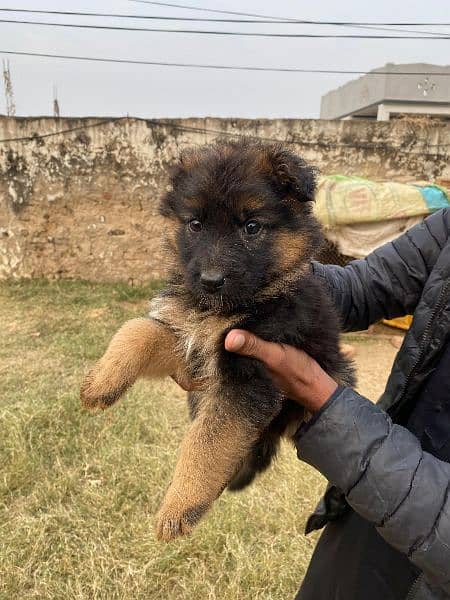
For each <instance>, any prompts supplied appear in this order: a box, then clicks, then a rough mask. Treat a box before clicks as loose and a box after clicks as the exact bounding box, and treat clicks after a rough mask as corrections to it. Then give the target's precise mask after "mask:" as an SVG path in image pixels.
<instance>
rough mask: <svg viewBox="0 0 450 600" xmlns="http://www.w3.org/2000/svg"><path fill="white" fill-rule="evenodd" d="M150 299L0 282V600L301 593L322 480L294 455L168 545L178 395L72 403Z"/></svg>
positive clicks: (181, 425) (132, 293) (163, 387)
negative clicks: (159, 516)
mask: <svg viewBox="0 0 450 600" xmlns="http://www.w3.org/2000/svg"><path fill="white" fill-rule="evenodd" d="M154 291H155V288H151V287H148V288H145V289H144V288H129V287H127V286H124V285H104V284H90V283H80V282H55V283H47V282H39V281H38V282H18V283H3V284H0V320H1V323H2V344H1V345H0V373H1V384H0V386H1V387H0V392H1V393H0V431H1V436H0V461H1V473H2V476H1V478H0V527H1V530H0V573H1V575H0V598H1V599H2V600H3V599H5V600H11V599H15V598H20V599H24V598H51V599H52V600H53V599H60V598H61V599H72V598H80V599H81V598H83V599H89V600H92V599H97V598H105V599H108V600H112V599H115V598H121V599H127V600H128V599H129V600H138V599H146V600H148V599H152V598H158V599H164V600H165V599H166V598H167V599H169V598H170V599H172V598H175V599H178V598H180V599H184V598H186V599H188V598H189V599H197V598H198V599H215V598H217V599H221V600H227V599H229V600H237V599H252V600H254V599H258V598H264V599H271V600H272V599H274V600H275V599H278V598H279V599H283V600H284V599H286V598H290V597H292V596H293V594H294V592H295V591H296V589H297V588H298V586H299V583H300V581H301V579H302V576H303V573H304V571H305V567H306V565H307V563H308V560H309V557H310V555H311V552H312V549H313V546H314V543H315V540H316V538H315V537H314V536H312V537H311V536H309V537H308V538H306V537H305V536H304V535H303V527H304V524H305V520H306V517H307V515H308V513H309V512H310V511H311V509H312V508H313V506H314V505H315V503H316V501H317V499H318V497H319V493H320V490H321V489H322V487H323V481H322V479H321V478H320V476H319V475H317V474H316V473H315V472H313V471H312V469H310V468H308V467H306V466H305V465H302V464H301V463H300V462H299V461H298V460H297V459H296V456H295V452H294V451H293V449H292V448H291V447H289V446H288V445H286V446H284V447H283V451H282V453H281V455H280V458H279V460H278V461H277V463H276V465H275V466H274V467H273V468H271V469H270V471H269V472H268V473H266V474H265V475H264V476H263V477H261V478H260V479H259V480H258V481H257V482H256V484H254V485H253V486H252V487H251V488H250V489H248V490H246V491H244V492H241V493H239V494H231V493H224V494H223V496H222V497H221V498H220V499H219V500H218V501H217V502H216V504H215V506H214V509H213V510H212V512H211V513H210V515H209V516H208V517H207V518H206V519H205V520H204V522H202V523H201V525H200V526H199V527H198V528H197V529H196V531H195V533H194V534H193V535H192V537H190V538H189V539H184V540H181V541H178V542H175V543H172V544H170V545H163V544H161V543H158V542H156V541H155V537H154V533H153V525H154V515H155V513H156V511H157V508H158V506H159V503H160V501H161V499H162V497H163V494H164V491H165V488H166V486H167V485H168V483H169V480H170V476H171V473H172V470H173V467H174V463H175V460H176V454H177V448H178V446H179V443H180V440H181V437H182V435H183V431H184V429H185V427H186V424H187V421H188V418H187V408H186V403H185V400H184V394H183V392H181V391H180V390H179V389H178V388H177V386H176V385H175V384H173V383H171V382H170V381H164V382H159V383H156V384H154V383H149V382H144V383H141V384H139V385H137V386H136V387H135V388H134V389H133V390H132V392H130V393H129V394H128V396H127V397H126V398H125V400H123V401H122V402H120V403H119V404H118V405H116V406H115V407H114V408H112V409H111V410H109V411H107V412H104V413H102V414H89V413H87V412H85V411H84V410H82V408H81V407H80V404H79V400H78V388H79V384H80V381H81V378H82V376H83V373H84V372H85V371H86V369H87V368H88V366H89V365H90V364H91V363H92V362H93V361H94V360H95V359H96V358H97V357H98V356H99V355H100V354H101V353H102V351H103V349H104V348H105V345H106V344H107V342H108V340H109V338H110V336H111V335H112V334H113V332H114V331H115V330H116V328H117V327H118V326H119V325H120V324H121V323H122V322H123V321H124V320H126V319H128V318H130V317H133V316H136V315H145V313H146V306H147V300H148V298H149V297H150V296H151V294H152V293H154ZM377 379H379V374H378V376H377Z"/></svg>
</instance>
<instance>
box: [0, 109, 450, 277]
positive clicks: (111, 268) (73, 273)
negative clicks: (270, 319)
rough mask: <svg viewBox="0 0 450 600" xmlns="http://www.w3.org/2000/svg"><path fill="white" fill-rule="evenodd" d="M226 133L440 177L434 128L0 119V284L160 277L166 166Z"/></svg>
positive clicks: (448, 176) (363, 165)
mask: <svg viewBox="0 0 450 600" xmlns="http://www.w3.org/2000/svg"><path fill="white" fill-rule="evenodd" d="M236 134H237V135H252V136H257V137H260V138H264V139H276V140H282V141H287V142H288V143H290V145H291V147H292V148H293V149H295V150H296V151H297V152H298V153H299V154H301V155H303V156H304V158H305V159H306V160H308V161H310V162H311V163H313V164H315V165H316V166H318V167H319V168H320V169H321V171H322V172H323V173H324V174H331V173H342V174H347V175H359V176H363V177H371V178H375V179H395V180H399V181H419V180H427V181H437V182H439V181H450V165H449V162H450V161H449V156H450V124H446V123H439V122H438V123H435V124H432V123H431V124H427V123H425V124H424V123H422V122H414V121H408V120H398V121H395V122H390V123H377V122H373V121H320V120H284V119H277V120H241V119H236V120H232V119H213V118H208V119H181V120H159V121H158V120H156V121H154V120H152V121H146V120H138V119H128V118H127V119H116V120H111V119H96V118H90V119H53V118H16V119H13V118H6V117H0V278H9V277H14V278H18V277H51V278H58V277H77V278H83V279H89V280H103V281H108V280H109V281H129V282H136V283H140V282H144V281H147V280H149V279H150V278H155V277H162V276H164V273H165V269H164V264H163V260H162V254H161V248H160V238H161V226H162V223H161V220H160V218H159V216H158V214H157V206H158V200H159V197H160V196H161V194H162V193H163V192H164V190H165V187H166V185H167V168H168V166H169V165H170V164H171V163H172V161H173V160H174V159H176V157H177V156H178V155H179V152H180V150H181V149H182V148H183V147H186V146H189V145H192V144H203V143H206V142H210V141H212V140H213V139H214V138H215V137H220V136H223V135H236ZM16 138H22V139H20V140H17V139H16ZM5 140H6V141H5ZM14 140H15V141H14Z"/></svg>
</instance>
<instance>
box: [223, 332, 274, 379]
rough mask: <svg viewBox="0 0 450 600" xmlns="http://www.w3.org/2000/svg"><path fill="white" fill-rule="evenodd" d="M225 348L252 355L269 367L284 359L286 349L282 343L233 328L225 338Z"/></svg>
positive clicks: (244, 354)
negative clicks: (267, 340) (268, 340)
mask: <svg viewBox="0 0 450 600" xmlns="http://www.w3.org/2000/svg"><path fill="white" fill-rule="evenodd" d="M225 349H226V350H228V351H229V352H236V353H237V354H241V355H243V356H251V357H252V358H256V359H257V360H260V361H261V362H263V363H264V364H265V365H266V366H267V367H269V369H271V368H274V367H276V366H277V365H279V364H280V363H281V362H282V361H283V360H284V354H285V352H284V350H283V348H282V346H281V345H280V344H275V343H273V342H266V341H265V340H262V339H261V338H259V337H257V336H256V335H253V334H252V333H249V332H248V331H243V330H242V329H232V330H231V331H230V332H229V333H228V334H227V337H226V338H225Z"/></svg>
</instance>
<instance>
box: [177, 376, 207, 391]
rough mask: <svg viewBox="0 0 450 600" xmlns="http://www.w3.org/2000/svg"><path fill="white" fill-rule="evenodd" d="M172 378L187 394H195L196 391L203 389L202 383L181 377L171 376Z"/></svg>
mask: <svg viewBox="0 0 450 600" xmlns="http://www.w3.org/2000/svg"><path fill="white" fill-rule="evenodd" d="M171 377H172V379H173V380H174V381H175V383H177V384H178V385H179V386H180V387H181V388H182V389H183V390H184V391H185V392H195V391H196V390H199V389H201V382H199V381H195V380H192V379H189V377H184V376H180V375H171Z"/></svg>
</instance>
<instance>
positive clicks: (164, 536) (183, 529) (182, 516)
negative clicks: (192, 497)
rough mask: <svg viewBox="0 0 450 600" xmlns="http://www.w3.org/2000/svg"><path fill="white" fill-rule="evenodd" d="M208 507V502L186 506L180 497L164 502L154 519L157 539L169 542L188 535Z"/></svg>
mask: <svg viewBox="0 0 450 600" xmlns="http://www.w3.org/2000/svg"><path fill="white" fill-rule="evenodd" d="M208 508H209V505H208V504H198V505H196V506H195V505H194V506H190V507H188V506H187V505H186V504H185V503H183V502H182V501H181V499H180V502H172V503H168V502H164V504H163V505H162V507H161V509H160V511H159V513H158V516H157V520H156V537H157V539H158V540H160V541H163V542H170V541H171V540H174V539H176V538H178V537H181V536H183V535H189V534H190V533H191V531H192V530H193V529H194V527H195V526H196V525H197V523H198V521H199V520H200V519H201V518H202V516H203V515H204V514H205V512H206V511H207V510H208Z"/></svg>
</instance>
